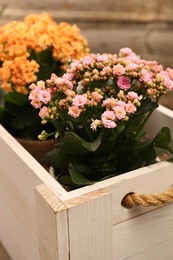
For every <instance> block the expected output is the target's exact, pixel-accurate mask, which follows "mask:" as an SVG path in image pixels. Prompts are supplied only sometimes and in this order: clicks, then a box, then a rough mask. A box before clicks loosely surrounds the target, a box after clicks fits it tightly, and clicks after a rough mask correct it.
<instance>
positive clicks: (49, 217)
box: [36, 184, 69, 260]
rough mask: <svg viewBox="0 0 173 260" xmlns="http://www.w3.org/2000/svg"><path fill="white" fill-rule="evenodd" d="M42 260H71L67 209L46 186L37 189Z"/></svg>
mask: <svg viewBox="0 0 173 260" xmlns="http://www.w3.org/2000/svg"><path fill="white" fill-rule="evenodd" d="M36 210H37V219H38V230H39V237H38V240H39V251H40V259H41V260H55V259H57V260H69V240H68V221H67V208H66V206H65V205H64V204H63V203H62V202H61V201H60V200H59V199H58V198H57V196H56V195H55V194H54V193H53V192H52V191H51V190H50V189H49V188H48V187H47V186H46V185H45V184H42V185H39V186H37V187H36Z"/></svg>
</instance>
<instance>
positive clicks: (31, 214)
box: [0, 166, 38, 241]
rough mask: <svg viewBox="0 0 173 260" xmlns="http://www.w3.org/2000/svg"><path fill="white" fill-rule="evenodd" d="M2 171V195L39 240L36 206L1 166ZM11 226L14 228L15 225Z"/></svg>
mask: <svg viewBox="0 0 173 260" xmlns="http://www.w3.org/2000/svg"><path fill="white" fill-rule="evenodd" d="M0 173H3V174H0V179H1V181H0V197H1V198H2V199H3V200H4V202H5V203H6V204H7V205H8V207H9V208H10V210H11V211H12V214H14V215H15V216H17V217H18V218H19V220H20V221H21V223H22V224H23V226H24V227H25V228H26V230H27V231H28V233H30V235H31V236H32V237H33V238H34V239H35V240H36V241H37V239H38V238H37V237H38V234H37V220H36V212H35V207H34V206H33V205H32V203H31V202H30V201H29V200H28V199H27V197H26V195H25V194H24V193H21V192H20V190H19V189H18V188H17V187H16V185H15V184H14V183H13V182H11V180H10V178H8V172H5V171H3V172H2V170H1V166H0ZM11 174H13V173H11ZM25 185H26V184H25ZM31 192H32V187H31ZM7 225H8V224H7ZM11 228H12V229H13V227H11Z"/></svg>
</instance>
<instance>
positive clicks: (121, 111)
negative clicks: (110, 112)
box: [114, 106, 126, 120]
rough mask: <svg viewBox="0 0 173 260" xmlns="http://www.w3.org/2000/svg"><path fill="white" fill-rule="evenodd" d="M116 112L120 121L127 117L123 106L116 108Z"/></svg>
mask: <svg viewBox="0 0 173 260" xmlns="http://www.w3.org/2000/svg"><path fill="white" fill-rule="evenodd" d="M114 112H115V115H116V117H117V118H118V119H120V120H121V119H123V118H125V117H126V111H125V109H124V107H123V106H116V107H115V108H114Z"/></svg>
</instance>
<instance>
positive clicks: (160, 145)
mask: <svg viewBox="0 0 173 260" xmlns="http://www.w3.org/2000/svg"><path fill="white" fill-rule="evenodd" d="M172 79H173V71H172V70H171V69H167V70H165V71H164V70H163V67H162V66H161V65H159V64H158V63H157V62H154V61H146V60H142V59H140V57H138V56H137V55H136V54H135V53H134V52H133V51H132V50H131V49H129V48H122V49H121V50H120V52H119V54H118V55H111V54H102V55H100V54H90V55H88V56H85V57H83V58H81V59H80V60H79V61H76V62H74V63H72V64H71V67H70V68H69V69H68V70H67V72H66V73H65V74H64V75H63V76H62V77H58V76H56V75H55V74H52V76H51V78H50V79H49V80H47V81H46V83H45V82H43V81H39V82H38V83H37V84H35V83H33V84H31V85H30V89H31V91H30V95H29V99H30V100H31V104H32V105H33V106H34V107H35V108H37V109H38V110H39V116H40V117H41V119H42V123H43V124H44V123H46V122H50V123H52V125H53V126H54V127H55V134H56V136H58V138H59V145H58V147H57V148H56V149H55V150H53V151H51V152H50V153H49V154H48V155H47V160H48V161H49V162H51V163H52V165H53V166H54V167H55V168H57V177H58V179H59V181H60V182H62V183H64V184H69V185H71V186H72V187H81V186H84V185H89V184H93V183H95V182H97V181H101V180H104V179H107V178H110V177H113V176H117V175H120V174H123V173H125V172H128V171H131V170H134V169H137V168H140V167H144V166H146V165H150V164H152V163H154V162H155V161H156V158H157V156H158V154H159V153H160V152H161V151H162V150H163V151H164V152H167V153H168V154H169V155H170V154H171V155H172V154H173V147H172V143H171V135H170V131H169V129H168V128H167V127H163V128H162V129H160V131H159V132H158V134H157V135H156V136H155V137H154V138H153V139H152V140H148V139H147V136H146V133H145V131H144V126H145V123H146V122H147V120H148V119H149V117H150V116H151V114H152V112H153V111H154V110H155V109H156V108H157V107H158V102H159V99H160V97H161V96H162V94H164V93H166V92H168V91H170V90H171V89H172V88H173V81H172ZM41 91H44V92H45V96H46V98H45V100H42V99H41V98H40V97H39V94H38V93H39V92H41ZM51 134H52V133H49V134H47V132H46V131H43V132H42V133H41V135H40V136H39V138H40V139H42V140H43V139H44V140H45V139H46V138H47V137H49V136H50V135H51ZM53 134H54V133H53Z"/></svg>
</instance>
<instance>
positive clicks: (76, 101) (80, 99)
mask: <svg viewBox="0 0 173 260" xmlns="http://www.w3.org/2000/svg"><path fill="white" fill-rule="evenodd" d="M87 102H88V99H87V98H86V97H85V96H84V95H76V96H75V97H74V98H73V99H72V104H73V106H77V107H80V106H84V105H86V104H87Z"/></svg>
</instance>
